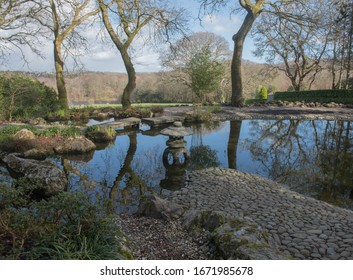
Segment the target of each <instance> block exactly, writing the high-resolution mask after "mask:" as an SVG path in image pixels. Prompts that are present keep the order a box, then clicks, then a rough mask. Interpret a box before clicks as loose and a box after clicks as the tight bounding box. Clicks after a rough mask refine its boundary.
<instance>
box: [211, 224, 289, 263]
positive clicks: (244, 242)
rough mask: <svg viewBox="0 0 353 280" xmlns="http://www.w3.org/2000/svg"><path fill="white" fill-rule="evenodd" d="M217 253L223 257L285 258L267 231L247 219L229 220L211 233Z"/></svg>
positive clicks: (244, 258)
mask: <svg viewBox="0 0 353 280" xmlns="http://www.w3.org/2000/svg"><path fill="white" fill-rule="evenodd" d="M211 236H212V239H213V241H214V244H215V246H216V251H217V253H218V254H219V255H220V256H221V257H222V258H224V259H233V260H234V259H240V260H285V259H289V258H290V256H287V255H285V254H283V253H280V252H279V251H278V250H277V248H276V246H275V245H274V244H273V242H271V240H270V239H271V238H270V235H269V233H268V232H267V231H266V230H264V229H262V228H261V227H260V226H258V225H257V224H255V223H252V222H249V221H247V220H230V221H228V222H227V223H225V224H223V225H221V226H220V227H218V228H216V229H215V230H214V231H213V232H212V234H211Z"/></svg>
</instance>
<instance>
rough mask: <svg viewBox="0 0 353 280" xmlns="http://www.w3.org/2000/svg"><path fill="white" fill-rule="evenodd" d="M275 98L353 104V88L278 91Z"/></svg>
mask: <svg viewBox="0 0 353 280" xmlns="http://www.w3.org/2000/svg"><path fill="white" fill-rule="evenodd" d="M274 100H286V101H305V102H321V103H329V102H335V103H343V104H353V90H310V91H300V92H276V93H275V95H274Z"/></svg>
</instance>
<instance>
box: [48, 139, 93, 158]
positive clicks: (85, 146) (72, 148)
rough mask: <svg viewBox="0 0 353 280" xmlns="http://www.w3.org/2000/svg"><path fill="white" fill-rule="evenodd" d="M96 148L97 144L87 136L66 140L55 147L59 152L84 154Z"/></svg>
mask: <svg viewBox="0 0 353 280" xmlns="http://www.w3.org/2000/svg"><path fill="white" fill-rule="evenodd" d="M95 148H96V145H95V144H94V143H93V142H92V141H91V140H89V139H87V138H85V137H79V138H72V139H67V140H65V143H64V144H63V145H60V146H57V147H55V148H54V151H55V152H56V153H58V154H82V153H87V152H90V151H92V150H94V149H95Z"/></svg>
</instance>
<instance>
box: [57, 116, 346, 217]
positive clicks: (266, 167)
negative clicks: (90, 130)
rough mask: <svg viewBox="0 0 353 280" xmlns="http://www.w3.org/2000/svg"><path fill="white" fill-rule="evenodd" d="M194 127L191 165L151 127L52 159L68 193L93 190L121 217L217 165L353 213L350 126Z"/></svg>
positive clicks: (262, 123)
mask: <svg viewBox="0 0 353 280" xmlns="http://www.w3.org/2000/svg"><path fill="white" fill-rule="evenodd" d="M161 129H162V128H161ZM190 129H191V130H192V131H193V133H192V135H191V136H186V137H184V139H185V140H186V142H187V144H186V149H187V151H188V153H189V157H188V158H187V159H186V160H185V158H184V157H183V156H180V157H175V158H174V159H173V157H172V153H170V150H168V149H167V145H166V141H167V140H168V137H167V136H163V135H161V134H159V132H160V130H156V129H153V130H151V129H150V128H149V127H148V126H141V127H140V128H139V129H135V130H128V131H118V136H117V137H116V140H115V141H114V142H113V143H110V144H108V145H105V146H102V147H99V149H98V150H96V151H95V152H94V153H92V154H90V155H85V156H84V157H81V158H71V159H52V160H54V161H55V162H56V163H57V164H58V165H59V166H61V167H62V168H64V170H65V171H66V172H67V174H69V178H70V186H69V190H70V191H84V192H88V193H89V194H91V195H92V197H93V198H94V199H98V200H99V201H105V202H106V203H107V205H108V206H109V207H110V208H111V209H112V210H113V211H115V212H118V213H122V212H130V213H133V212H135V211H136V210H137V207H138V204H139V201H140V198H141V197H143V196H144V195H146V194H148V193H150V192H152V191H154V192H157V193H160V194H168V192H172V191H174V190H178V189H180V188H182V187H183V186H184V182H185V177H186V176H187V174H188V173H189V172H190V171H192V170H196V169H203V168H207V167H215V166H218V167H226V168H233V169H237V170H240V171H245V172H249V173H253V174H257V175H260V176H264V177H267V178H270V179H272V180H275V181H277V182H280V183H283V184H285V185H286V186H287V187H288V188H290V189H292V190H294V191H297V192H299V193H302V194H304V195H307V196H311V197H314V198H316V199H320V200H323V201H326V202H329V203H332V204H335V205H338V206H340V207H344V208H350V209H353V168H352V162H353V132H352V130H353V124H351V123H350V122H345V121H300V120H249V121H227V122H217V123H208V124H202V125H194V126H191V127H190ZM164 155H165V156H164ZM181 155H182V154H181ZM102 198H103V199H102Z"/></svg>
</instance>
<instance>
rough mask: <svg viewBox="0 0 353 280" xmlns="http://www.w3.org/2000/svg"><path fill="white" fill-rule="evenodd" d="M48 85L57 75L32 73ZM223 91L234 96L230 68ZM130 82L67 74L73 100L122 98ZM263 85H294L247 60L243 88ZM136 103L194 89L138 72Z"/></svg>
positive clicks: (185, 95)
mask: <svg viewBox="0 0 353 280" xmlns="http://www.w3.org/2000/svg"><path fill="white" fill-rule="evenodd" d="M32 75H33V76H36V77H37V78H38V79H39V80H40V81H42V82H44V83H45V84H46V85H48V86H51V87H53V88H55V76H54V75H53V74H50V73H42V74H40V73H32ZM224 81H225V82H224V84H225V86H224V88H223V94H225V95H226V96H227V98H229V97H230V91H231V87H230V71H229V72H228V75H226V77H225V79H224ZM126 83H127V75H126V74H123V73H101V72H83V73H75V74H72V73H70V74H67V76H66V86H67V90H68V97H69V101H70V102H82V101H84V102H89V103H96V102H110V103H116V102H119V103H120V101H121V95H122V93H123V90H124V87H125V85H126ZM259 85H264V86H266V87H268V86H269V85H272V86H274V87H275V88H276V89H277V90H280V91H282V90H287V89H288V87H289V86H290V85H291V84H290V81H289V79H288V78H287V77H286V76H285V74H284V73H277V74H276V75H274V74H273V73H270V72H269V68H268V66H266V65H264V64H257V63H253V62H250V61H244V63H243V87H244V93H245V97H246V98H254V97H255V96H256V90H257V88H258V86H259ZM330 86H331V78H330V74H329V72H328V71H323V72H322V73H320V74H319V75H318V77H317V80H316V82H315V83H314V85H313V87H312V89H322V88H330ZM132 100H133V102H188V101H192V93H191V92H190V89H189V88H187V87H186V86H185V85H183V84H181V83H180V82H178V81H175V80H173V79H171V73H168V72H166V73H164V72H161V73H138V74H137V90H136V92H135V94H134V96H133V97H132Z"/></svg>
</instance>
